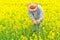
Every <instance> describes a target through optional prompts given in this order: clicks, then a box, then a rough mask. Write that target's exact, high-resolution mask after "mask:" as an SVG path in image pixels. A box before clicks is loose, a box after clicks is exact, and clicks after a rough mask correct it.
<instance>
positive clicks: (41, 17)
mask: <svg viewBox="0 0 60 40" xmlns="http://www.w3.org/2000/svg"><path fill="white" fill-rule="evenodd" d="M39 14H40V15H39V16H40V18H39V19H41V20H42V19H43V18H44V12H43V9H42V7H41V6H39Z"/></svg>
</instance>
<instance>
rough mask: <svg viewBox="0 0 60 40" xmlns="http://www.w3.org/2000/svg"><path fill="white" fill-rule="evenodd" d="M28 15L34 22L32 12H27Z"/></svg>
mask: <svg viewBox="0 0 60 40" xmlns="http://www.w3.org/2000/svg"><path fill="white" fill-rule="evenodd" d="M29 15H30V17H31V19H32V20H35V19H34V16H33V14H32V12H30V11H29Z"/></svg>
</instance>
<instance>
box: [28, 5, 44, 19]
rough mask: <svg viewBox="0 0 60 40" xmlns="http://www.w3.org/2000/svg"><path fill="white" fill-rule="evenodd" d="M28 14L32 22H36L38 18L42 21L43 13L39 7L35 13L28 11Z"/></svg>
mask: <svg viewBox="0 0 60 40" xmlns="http://www.w3.org/2000/svg"><path fill="white" fill-rule="evenodd" d="M29 14H30V17H31V19H34V20H37V19H40V18H42V19H43V17H44V13H43V10H42V7H41V6H40V5H38V8H37V10H36V11H35V12H31V11H29Z"/></svg>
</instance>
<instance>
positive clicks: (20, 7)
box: [0, 0, 60, 40]
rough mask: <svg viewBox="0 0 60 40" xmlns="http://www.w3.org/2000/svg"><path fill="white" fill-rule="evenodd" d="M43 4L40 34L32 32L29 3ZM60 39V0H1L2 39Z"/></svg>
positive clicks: (0, 26) (0, 34) (0, 38)
mask: <svg viewBox="0 0 60 40" xmlns="http://www.w3.org/2000/svg"><path fill="white" fill-rule="evenodd" d="M32 2H35V3H37V4H39V5H41V6H42V8H43V11H44V20H43V22H42V23H41V29H42V31H41V32H40V36H39V38H38V36H37V34H31V31H32V24H33V23H32V21H31V19H30V15H29V13H28V4H29V3H32ZM38 39H39V40H60V0H0V40H38Z"/></svg>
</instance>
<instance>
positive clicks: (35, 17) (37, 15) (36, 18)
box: [28, 3, 44, 33]
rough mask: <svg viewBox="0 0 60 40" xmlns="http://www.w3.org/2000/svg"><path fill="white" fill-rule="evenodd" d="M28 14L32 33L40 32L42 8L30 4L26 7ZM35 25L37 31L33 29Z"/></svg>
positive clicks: (42, 15)
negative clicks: (31, 24) (31, 23)
mask: <svg viewBox="0 0 60 40" xmlns="http://www.w3.org/2000/svg"><path fill="white" fill-rule="evenodd" d="M28 12H29V14H30V17H31V19H32V22H33V26H32V32H33V33H34V32H36V31H38V32H40V31H41V27H40V23H41V21H42V19H43V17H44V14H43V10H42V7H41V6H40V5H38V4H36V3H30V4H29V5H28ZM36 25H37V29H38V30H36V29H34V28H35V26H36Z"/></svg>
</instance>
